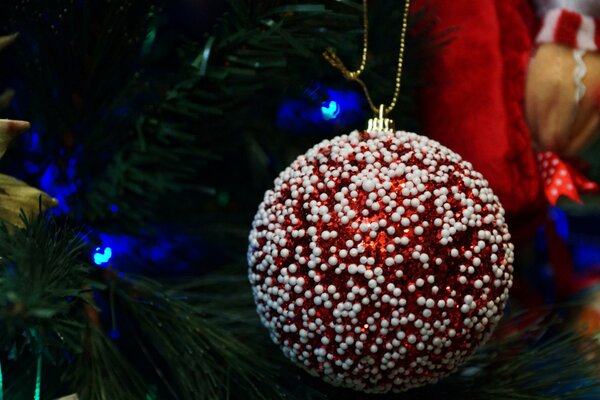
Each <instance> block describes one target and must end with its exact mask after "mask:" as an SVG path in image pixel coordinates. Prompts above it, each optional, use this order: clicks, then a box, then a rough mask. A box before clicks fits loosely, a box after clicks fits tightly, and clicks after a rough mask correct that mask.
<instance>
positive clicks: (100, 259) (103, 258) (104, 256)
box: [93, 247, 112, 265]
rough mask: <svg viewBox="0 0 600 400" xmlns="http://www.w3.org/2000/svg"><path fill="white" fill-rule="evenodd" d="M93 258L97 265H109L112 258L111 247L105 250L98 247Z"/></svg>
mask: <svg viewBox="0 0 600 400" xmlns="http://www.w3.org/2000/svg"><path fill="white" fill-rule="evenodd" d="M93 258H94V263H95V264H96V265H104V264H107V263H108V262H109V261H110V259H111V258H112V249H111V248H110V247H105V248H104V249H102V248H100V247H96V250H95V252H94V255H93Z"/></svg>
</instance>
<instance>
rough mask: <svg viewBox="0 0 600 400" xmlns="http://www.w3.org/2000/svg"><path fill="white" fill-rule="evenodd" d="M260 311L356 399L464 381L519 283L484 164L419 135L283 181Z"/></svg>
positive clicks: (323, 161) (347, 151)
mask: <svg viewBox="0 0 600 400" xmlns="http://www.w3.org/2000/svg"><path fill="white" fill-rule="evenodd" d="M248 262H249V265H250V269H249V279H250V283H251V285H252V288H253V293H254V298H255V301H256V304H257V310H258V314H259V316H260V318H261V321H262V323H263V324H264V325H265V326H266V327H267V328H268V330H269V331H270V334H271V338H272V339H273V341H274V342H275V343H277V344H279V345H280V346H281V348H282V349H283V352H284V354H285V355H286V356H287V357H288V358H290V359H291V360H292V361H294V362H295V363H296V364H298V365H300V366H301V367H303V368H304V369H306V370H307V371H308V372H310V373H311V374H313V375H316V376H320V377H322V378H323V379H324V380H325V381H327V382H329V383H331V384H334V385H338V386H344V387H348V388H352V389H355V390H361V391H365V392H373V393H384V392H390V391H394V392H400V391H404V390H407V389H410V388H413V387H417V386H421V385H424V384H427V383H432V382H435V381H437V380H438V379H439V378H441V377H443V376H445V375H448V374H449V373H451V372H452V371H454V370H455V369H456V368H457V367H458V366H459V365H460V364H461V363H462V362H463V361H464V360H465V358H466V357H468V356H469V355H470V354H471V353H472V352H473V351H474V350H475V349H476V347H477V346H478V345H480V344H481V343H483V342H484V341H485V340H487V338H488V337H489V336H490V334H491V333H492V331H493V329H494V327H495V326H496V324H497V323H498V321H499V320H500V318H501V316H502V311H503V309H504V305H505V303H506V300H507V298H508V291H509V289H510V287H511V285H512V271H513V267H512V262H513V246H512V244H511V243H510V234H509V232H508V228H507V226H506V223H505V221H504V210H503V208H502V206H501V205H500V203H499V202H498V198H497V197H496V196H495V195H494V194H493V192H492V190H491V189H490V188H488V184H487V181H486V180H485V179H484V178H483V177H482V176H481V174H479V173H478V172H475V171H473V169H472V166H471V164H470V163H468V162H466V161H463V160H462V159H461V157H460V156H459V155H458V154H456V153H454V152H452V151H451V150H449V149H447V148H445V147H444V146H442V145H440V144H439V143H438V142H435V141H432V140H429V139H427V138H425V137H423V136H419V135H417V134H414V133H408V132H396V133H361V132H353V133H351V134H350V135H344V136H339V137H336V138H334V139H332V140H326V141H324V142H322V143H320V144H318V145H316V146H315V147H313V148H312V149H310V150H309V151H308V152H307V153H306V154H305V155H303V156H300V157H299V158H298V159H296V161H294V163H293V164H292V165H291V166H290V167H288V168H287V169H286V170H285V171H283V172H282V173H281V174H280V175H279V177H278V178H277V179H276V180H275V187H274V189H273V190H269V191H267V192H266V194H265V197H264V201H263V202H262V204H261V205H260V207H259V210H258V213H257V214H256V217H255V219H254V222H253V226H252V231H251V233H250V247H249V250H248Z"/></svg>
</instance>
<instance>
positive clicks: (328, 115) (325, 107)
mask: <svg viewBox="0 0 600 400" xmlns="http://www.w3.org/2000/svg"><path fill="white" fill-rule="evenodd" d="M321 114H323V119H324V120H325V121H329V120H332V119H336V118H337V117H338V116H339V115H340V105H339V103H338V102H337V101H335V100H329V101H326V102H324V103H323V104H321Z"/></svg>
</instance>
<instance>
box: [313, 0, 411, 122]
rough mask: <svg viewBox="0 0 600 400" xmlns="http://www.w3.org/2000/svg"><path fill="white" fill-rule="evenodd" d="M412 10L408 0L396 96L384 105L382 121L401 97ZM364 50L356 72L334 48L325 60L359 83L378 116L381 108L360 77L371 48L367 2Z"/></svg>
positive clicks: (401, 35) (325, 53)
mask: <svg viewBox="0 0 600 400" xmlns="http://www.w3.org/2000/svg"><path fill="white" fill-rule="evenodd" d="M409 10H410V0H406V1H405V3H404V16H403V18H402V31H401V34H400V51H399V54H398V70H397V72H396V82H395V86H394V95H393V96H392V100H391V102H390V103H389V104H388V105H387V106H386V105H382V107H383V109H382V111H383V114H382V115H381V116H380V117H379V118H380V119H384V118H383V117H385V116H386V115H388V114H389V113H390V112H392V110H393V109H394V108H395V107H396V104H397V103H398V98H399V97H400V88H401V84H402V68H403V66H404V49H405V47H406V31H407V27H408V13H409ZM363 31H364V33H363V49H362V57H361V63H360V66H359V67H358V69H357V70H356V71H350V70H349V69H348V68H347V67H346V65H345V64H344V62H343V61H342V60H341V59H340V58H339V57H338V55H337V54H336V53H335V51H334V50H333V49H332V48H327V50H325V52H324V53H323V58H325V60H326V61H327V62H328V63H329V64H331V65H332V66H333V67H334V68H336V69H337V70H339V71H340V72H341V73H342V75H343V76H344V78H346V79H347V80H349V81H353V82H357V83H358V84H359V85H360V87H361V88H362V90H363V92H364V93H365V97H366V98H367V102H368V103H369V106H370V107H371V110H372V111H373V113H374V114H375V115H376V116H377V115H378V114H380V112H379V111H380V108H381V107H377V106H376V105H375V103H374V102H373V99H372V98H371V95H370V93H369V89H368V87H367V85H366V84H365V82H364V81H363V80H362V79H360V75H361V74H362V73H363V72H364V70H365V67H366V65H367V54H368V51H369V50H368V47H369V18H368V10H367V0H363Z"/></svg>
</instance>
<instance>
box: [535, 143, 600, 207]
mask: <svg viewBox="0 0 600 400" xmlns="http://www.w3.org/2000/svg"><path fill="white" fill-rule="evenodd" d="M537 162H538V169H539V171H540V175H541V177H542V180H543V182H544V191H545V193H546V197H547V198H548V201H549V202H550V204H552V205H555V204H556V202H557V200H558V198H559V197H560V196H566V197H568V198H570V199H571V200H573V201H576V202H577V203H580V204H581V203H582V201H581V198H580V197H579V194H580V193H592V192H597V191H598V184H597V183H595V182H592V181H590V180H588V179H587V178H586V177H585V176H583V174H582V173H581V172H579V171H578V170H577V169H575V167H573V166H572V165H570V164H568V163H566V162H564V161H563V160H561V159H560V158H559V157H558V155H556V154H555V153H553V152H551V151H544V152H539V153H537Z"/></svg>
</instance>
